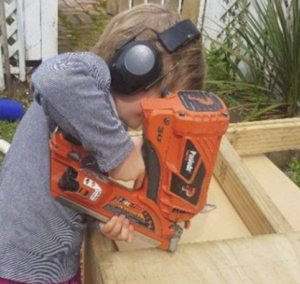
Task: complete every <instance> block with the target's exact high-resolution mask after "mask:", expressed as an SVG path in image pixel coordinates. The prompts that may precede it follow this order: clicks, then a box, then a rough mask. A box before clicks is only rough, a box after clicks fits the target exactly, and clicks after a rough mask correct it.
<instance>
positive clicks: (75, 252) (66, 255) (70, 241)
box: [0, 53, 133, 284]
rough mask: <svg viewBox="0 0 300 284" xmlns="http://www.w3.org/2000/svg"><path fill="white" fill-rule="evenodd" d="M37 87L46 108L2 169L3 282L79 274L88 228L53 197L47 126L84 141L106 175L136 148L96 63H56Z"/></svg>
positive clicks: (23, 129) (46, 66)
mask: <svg viewBox="0 0 300 284" xmlns="http://www.w3.org/2000/svg"><path fill="white" fill-rule="evenodd" d="M32 82H33V84H32V86H33V88H32V89H33V91H34V92H35V93H37V92H38V93H40V94H41V99H40V104H41V105H39V104H37V103H36V102H33V103H32V105H31V107H30V108H29V110H28V111H27V113H26V115H25V116H24V118H23V119H22V121H21V123H20V125H19V127H18V129H17V131H16V133H15V136H14V139H13V142H12V146H11V148H10V150H9V152H8V154H7V156H6V158H5V161H4V165H3V166H2V169H1V170H2V172H1V177H0V278H5V279H10V280H15V281H19V282H25V283H38V284H40V283H58V282H63V281H66V280H69V279H70V278H72V277H73V276H74V275H75V274H76V272H77V270H78V267H79V260H80V259H79V251H80V247H81V243H82V236H83V230H84V228H85V227H86V220H85V216H84V215H83V214H81V213H80V212H77V211H75V210H72V209H70V208H67V207H64V206H62V205H61V204H59V203H58V202H57V201H55V200H53V199H52V198H51V196H50V163H49V147H48V141H49V121H52V122H54V123H55V124H57V125H59V126H60V127H61V128H63V129H64V130H65V131H67V132H68V133H69V134H71V135H72V136H74V137H75V138H77V139H79V140H80V141H81V142H82V143H83V146H84V147H85V148H86V149H87V150H89V151H92V152H93V153H94V155H95V157H96V159H97V161H98V164H99V167H100V168H101V169H102V170H104V171H109V170H110V169H112V168H114V167H115V166H117V165H118V164H119V163H120V162H121V161H123V160H124V159H125V158H126V156H127V155H128V154H129V153H130V151H131V150H132V148H133V145H132V142H131V140H130V138H129V136H128V135H127V133H126V132H125V130H124V128H123V126H122V124H121V122H120V120H119V119H118V118H117V116H116V115H115V113H114V111H113V107H112V104H111V101H110V99H109V96H110V94H109V87H110V75H109V70H108V68H107V66H106V64H105V62H104V61H103V60H102V59H100V58H99V57H98V56H96V55H94V54H92V53H68V54H63V55H59V56H57V57H55V58H52V59H49V60H47V61H46V62H44V63H43V64H42V65H41V66H40V67H39V68H38V69H37V71H36V72H35V73H34V74H33V77H32ZM45 114H46V115H45Z"/></svg>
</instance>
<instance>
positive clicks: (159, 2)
mask: <svg viewBox="0 0 300 284" xmlns="http://www.w3.org/2000/svg"><path fill="white" fill-rule="evenodd" d="M148 3H155V4H161V0H148Z"/></svg>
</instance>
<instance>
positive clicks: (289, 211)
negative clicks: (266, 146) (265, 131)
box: [243, 155, 300, 231]
mask: <svg viewBox="0 0 300 284" xmlns="http://www.w3.org/2000/svg"><path fill="white" fill-rule="evenodd" d="M243 162H244V163H245V164H246V166H247V167H248V168H249V170H250V171H251V173H252V174H253V176H254V177H255V179H256V180H257V181H258V182H259V183H260V185H261V186H262V187H263V189H264V191H265V192H266V194H267V195H268V196H269V197H270V198H271V200H272V202H273V203H274V204H275V206H276V207H277V208H278V209H279V210H280V212H281V213H282V215H283V216H284V218H285V219H286V220H287V221H288V222H289V224H290V225H291V227H292V229H293V230H294V231H300V188H299V187H298V186H297V185H296V184H294V183H293V182H292V181H291V180H290V179H289V178H288V177H287V176H286V175H285V174H284V173H283V172H282V171H281V170H280V169H279V168H277V167H276V166H275V165H274V164H273V163H272V162H271V161H270V160H269V159H268V158H266V157H265V156H264V155H260V156H255V157H247V158H243Z"/></svg>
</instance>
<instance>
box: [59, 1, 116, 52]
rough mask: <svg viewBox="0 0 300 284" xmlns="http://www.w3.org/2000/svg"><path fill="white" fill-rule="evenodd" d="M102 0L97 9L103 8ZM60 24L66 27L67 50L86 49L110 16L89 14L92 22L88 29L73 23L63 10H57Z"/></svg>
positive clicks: (94, 41) (99, 33) (100, 31)
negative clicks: (68, 43)
mask: <svg viewBox="0 0 300 284" xmlns="http://www.w3.org/2000/svg"><path fill="white" fill-rule="evenodd" d="M103 5H105V3H104V4H103V2H99V4H98V10H100V11H101V10H103ZM58 16H59V20H60V21H61V24H62V25H63V26H64V27H65V28H66V29H67V34H68V38H69V42H70V45H69V49H70V50H69V51H88V50H89V49H90V48H91V47H93V46H94V45H95V44H96V42H97V41H98V39H99V37H100V35H101V34H102V33H103V30H104V29H105V27H106V25H107V23H108V22H109V20H110V18H111V17H110V16H108V15H105V14H101V16H96V15H91V16H90V17H91V19H92V23H91V25H90V27H89V29H88V30H86V29H85V30H82V29H81V27H78V26H75V25H73V24H72V23H71V22H70V21H69V20H68V18H67V16H66V15H65V14H63V12H61V11H59V12H58Z"/></svg>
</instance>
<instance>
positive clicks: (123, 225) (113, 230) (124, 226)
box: [100, 215, 134, 243]
mask: <svg viewBox="0 0 300 284" xmlns="http://www.w3.org/2000/svg"><path fill="white" fill-rule="evenodd" d="M100 230H101V233H102V234H103V235H104V236H106V237H107V238H109V239H111V240H114V241H126V242H128V243H131V242H132V240H133V238H134V228H133V226H132V225H130V224H129V220H128V219H126V217H125V216H124V215H121V216H114V217H113V218H111V219H110V221H108V222H107V223H106V224H104V223H100Z"/></svg>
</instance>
